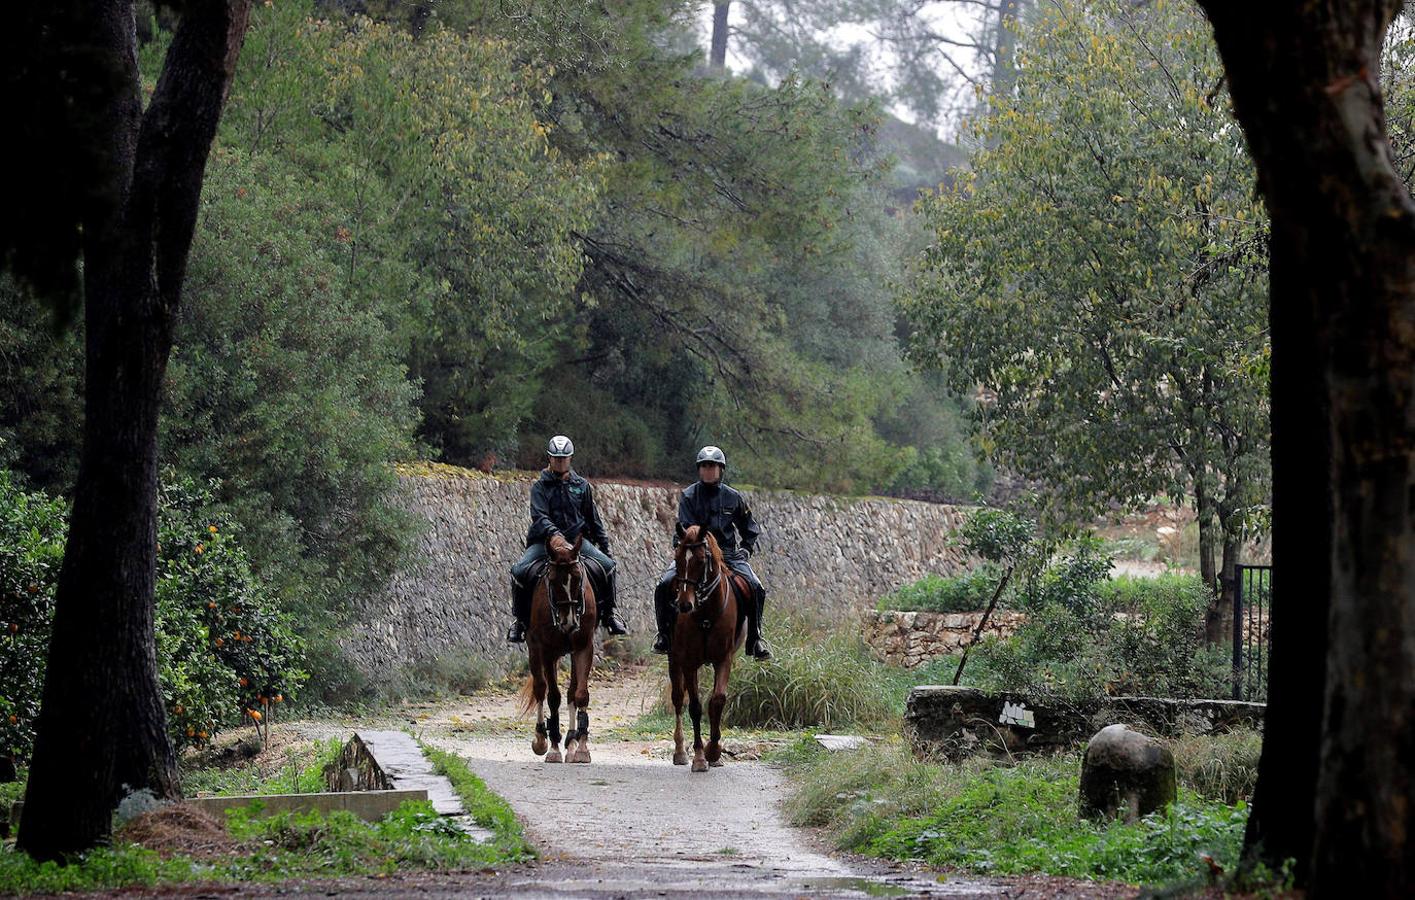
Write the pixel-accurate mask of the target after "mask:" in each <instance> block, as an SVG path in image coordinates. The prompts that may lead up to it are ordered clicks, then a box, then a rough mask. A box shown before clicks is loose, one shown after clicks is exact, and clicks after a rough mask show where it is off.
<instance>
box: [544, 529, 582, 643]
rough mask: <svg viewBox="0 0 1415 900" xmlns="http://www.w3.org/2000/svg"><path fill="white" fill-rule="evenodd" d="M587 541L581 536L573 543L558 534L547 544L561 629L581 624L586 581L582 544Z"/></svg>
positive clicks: (547, 572)
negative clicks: (582, 564)
mask: <svg viewBox="0 0 1415 900" xmlns="http://www.w3.org/2000/svg"><path fill="white" fill-rule="evenodd" d="M584 540H585V536H584V535H580V536H579V537H577V538H575V543H573V544H571V543H570V542H569V541H567V540H565V538H564V537H562V536H561V535H558V534H556V535H551V538H550V540H548V541H546V544H545V549H546V567H545V581H546V586H547V588H549V593H550V604H551V606H554V607H555V608H556V609H557V610H558V612H559V614H558V615H557V616H556V619H557V620H558V621H559V623H560V629H561V630H562V631H566V632H569V631H574V630H575V629H577V628H579V627H580V615H579V609H580V607H579V604H580V601H581V598H582V597H583V596H584V580H585V570H584V568H583V567H582V566H581V565H580V545H581V544H582V543H583V542H584Z"/></svg>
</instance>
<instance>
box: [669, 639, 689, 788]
mask: <svg viewBox="0 0 1415 900" xmlns="http://www.w3.org/2000/svg"><path fill="white" fill-rule="evenodd" d="M668 693H669V698H670V699H671V700H672V701H673V764H674V765H675V766H686V765H687V764H688V754H687V753H685V752H684V750H683V671H682V670H681V669H679V668H678V664H677V663H676V662H674V661H673V658H672V657H669V659H668Z"/></svg>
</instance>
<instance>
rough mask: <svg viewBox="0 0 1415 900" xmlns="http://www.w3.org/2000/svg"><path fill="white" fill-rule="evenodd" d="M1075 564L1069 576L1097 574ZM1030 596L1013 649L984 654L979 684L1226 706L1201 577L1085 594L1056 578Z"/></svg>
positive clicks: (1100, 586) (1220, 655)
mask: <svg viewBox="0 0 1415 900" xmlns="http://www.w3.org/2000/svg"><path fill="white" fill-rule="evenodd" d="M1089 566H1090V563H1089V562H1088V561H1086V560H1085V559H1084V558H1080V559H1079V561H1078V558H1077V557H1072V558H1071V559H1070V561H1068V562H1066V563H1064V564H1063V566H1062V567H1061V569H1062V570H1063V571H1064V570H1066V569H1068V568H1078V569H1080V570H1082V571H1089ZM1038 582H1039V584H1040V589H1039V590H1037V591H1035V592H1033V593H1029V594H1026V595H1024V597H1023V599H1022V601H1021V603H1022V605H1023V606H1024V607H1025V608H1026V609H1027V610H1028V618H1027V621H1026V622H1025V623H1023V624H1022V626H1021V627H1019V628H1018V630H1017V632H1016V633H1015V634H1014V635H1013V636H1012V637H1010V638H1008V639H1006V640H997V639H991V640H988V641H985V642H984V643H983V645H982V646H981V647H980V648H979V652H978V655H977V659H978V665H977V667H976V668H975V669H972V670H971V675H972V678H971V680H973V681H975V682H976V683H978V684H980V685H982V686H985V687H991V688H996V689H1001V690H1014V691H1023V692H1027V693H1032V694H1041V695H1048V694H1050V695H1058V696H1063V697H1098V696H1106V695H1112V696H1118V695H1146V696H1162V697H1190V698H1192V697H1221V696H1225V695H1226V692H1227V690H1228V678H1229V659H1228V654H1227V653H1226V651H1225V649H1224V648H1221V647H1209V646H1207V645H1206V644H1205V642H1204V628H1203V626H1204V610H1205V608H1206V606H1207V604H1208V590H1207V588H1206V587H1205V586H1204V584H1203V581H1202V580H1201V579H1199V578H1198V577H1197V576H1180V575H1170V576H1165V577H1163V578H1156V579H1143V578H1135V579H1130V578H1120V579H1116V580H1114V581H1100V582H1091V583H1090V584H1089V587H1087V588H1086V589H1085V590H1081V589H1078V587H1077V585H1076V583H1074V582H1073V583H1067V582H1066V581H1065V580H1064V579H1063V578H1062V577H1060V576H1059V575H1057V574H1056V572H1054V571H1053V572H1049V573H1047V574H1044V575H1043V576H1042V577H1041V578H1040V579H1038Z"/></svg>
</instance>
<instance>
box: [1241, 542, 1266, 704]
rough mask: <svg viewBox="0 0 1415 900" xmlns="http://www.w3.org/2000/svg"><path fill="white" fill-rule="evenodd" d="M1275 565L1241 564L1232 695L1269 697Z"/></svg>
mask: <svg viewBox="0 0 1415 900" xmlns="http://www.w3.org/2000/svg"><path fill="white" fill-rule="evenodd" d="M1272 600H1273V567H1272V566H1238V567H1237V569H1236V571H1235V573H1234V586H1233V699H1234V700H1253V701H1258V702H1264V701H1266V700H1267V699H1268V656H1269V655H1270V654H1269V651H1270V649H1271V647H1272Z"/></svg>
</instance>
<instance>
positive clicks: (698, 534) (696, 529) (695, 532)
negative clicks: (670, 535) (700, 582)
mask: <svg viewBox="0 0 1415 900" xmlns="http://www.w3.org/2000/svg"><path fill="white" fill-rule="evenodd" d="M698 541H706V542H707V548H708V552H709V553H711V554H712V559H713V562H715V563H717V566H718V571H722V567H723V566H724V565H726V563H725V562H724V560H723V558H722V548H721V547H719V546H717V538H715V537H713V536H712V532H711V531H708V530H707V529H706V528H704V527H703V526H701V525H689V526H688V527H687V528H686V529H684V531H683V539H682V540H681V541H679V542H678V548H679V552H680V553H681V552H683V549H684V548H683V545H684V544H696V543H697V542H698Z"/></svg>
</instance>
